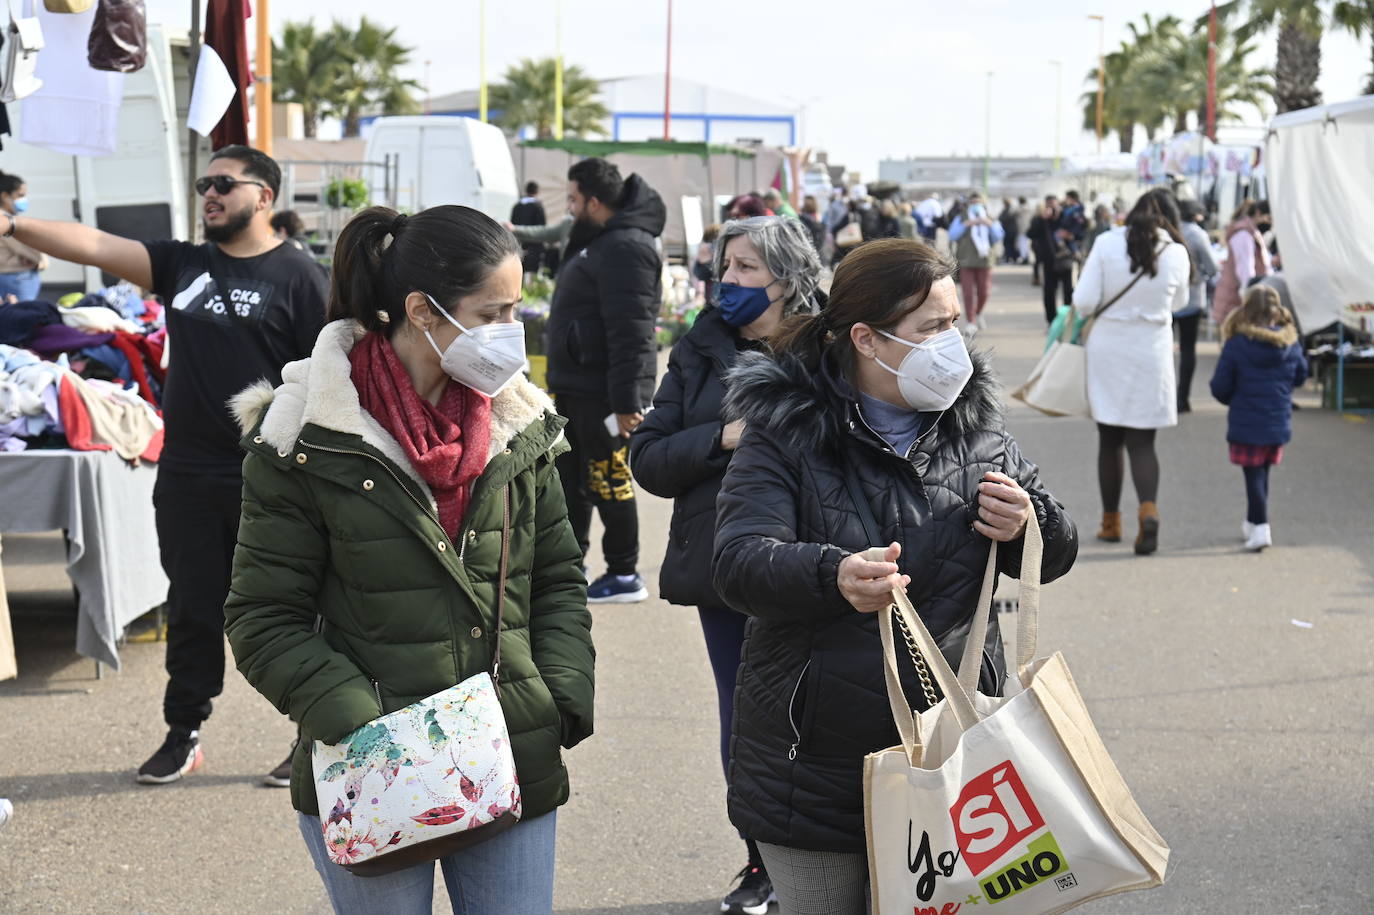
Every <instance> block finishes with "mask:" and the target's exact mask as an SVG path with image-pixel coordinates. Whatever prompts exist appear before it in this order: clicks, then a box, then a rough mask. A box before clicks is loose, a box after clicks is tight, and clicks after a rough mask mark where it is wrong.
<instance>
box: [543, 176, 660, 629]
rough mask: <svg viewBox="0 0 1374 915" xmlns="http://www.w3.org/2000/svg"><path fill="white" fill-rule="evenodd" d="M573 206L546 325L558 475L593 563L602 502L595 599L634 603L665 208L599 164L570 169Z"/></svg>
mask: <svg viewBox="0 0 1374 915" xmlns="http://www.w3.org/2000/svg"><path fill="white" fill-rule="evenodd" d="M568 209H569V212H570V213H571V214H572V217H573V219H574V220H575V222H574V225H573V230H572V235H571V237H570V238H569V241H568V247H567V250H566V251H564V253H563V267H562V269H561V270H560V271H559V274H558V284H557V286H556V288H555V289H554V295H553V302H552V303H551V305H550V307H549V323H548V354H549V357H548V358H549V364H548V381H549V391H550V393H552V394H553V395H554V398H555V400H556V401H557V403H558V412H559V413H561V414H562V415H563V416H565V417H567V419H568V425H567V428H566V430H565V431H566V433H567V436H568V444H569V445H571V446H572V449H571V450H570V451H568V452H566V453H565V454H563V456H562V457H560V458H559V459H558V470H559V474H560V475H561V477H562V479H563V491H564V493H565V495H566V496H567V501H568V518H569V520H570V521H571V522H572V526H573V532H574V533H575V534H576V535H577V539H578V543H579V544H580V545H581V546H582V552H583V555H584V556H585V555H586V552H587V547H588V544H589V542H590V531H591V521H592V506H593V505H594V506H596V509H597V511H598V513H599V514H600V516H601V523H602V525H603V526H604V527H605V529H606V530H605V534H604V535H603V537H602V541H601V545H602V552H603V553H604V554H605V557H606V566H607V569H606V573H605V574H604V575H602V576H600V577H599V578H597V579H596V580H595V581H593V582H592V583H591V584H590V585H589V586H588V589H587V600H588V602H589V603H630V602H634V601H641V600H644V599H645V598H647V597H648V596H649V592H648V590H647V589H646V588H645V587H644V581H643V579H642V578H641V577H640V576H639V572H638V564H639V515H638V511H637V508H636V506H635V492H634V483H633V482H632V480H631V476H630V463H629V435H630V433H631V432H632V431H633V430H634V428H635V427H636V426H638V425H639V424H640V423H641V422H642V421H643V420H644V410H645V408H646V407H648V406H649V404H650V403H652V401H653V394H654V379H655V377H656V376H657V374H658V372H657V346H656V345H655V339H654V336H655V335H654V326H655V323H656V321H657V318H658V312H659V306H660V303H661V301H662V296H661V287H662V275H663V260H662V257H661V256H660V255H659V251H658V245H657V243H656V241H655V239H656V238H657V237H658V236H659V235H660V234H661V233H662V232H663V224H664V221H665V219H666V217H667V208H666V207H665V206H664V205H663V199H662V198H661V197H659V196H658V194H657V193H656V192H655V191H654V189H653V188H651V187H649V185H647V184H646V183H644V179H642V178H640V177H639V176H638V175H630V177H629V178H625V179H622V178H621V177H620V171H619V169H617V168H616V167H615V166H614V165H612V164H611V163H610V162H607V161H606V160H605V159H595V158H593V159H583V160H582V161H581V162H578V163H577V164H575V165H574V166H573V167H572V168H571V169H569V170H568ZM612 423H613V424H614V430H615V431H614V432H612V431H611V428H610V424H612Z"/></svg>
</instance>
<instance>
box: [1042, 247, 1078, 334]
mask: <svg viewBox="0 0 1374 915" xmlns="http://www.w3.org/2000/svg"><path fill="white" fill-rule="evenodd" d="M1044 273H1045V275H1044V278H1043V279H1042V280H1041V288H1040V291H1041V292H1042V293H1044V296H1045V322H1046V323H1049V322H1051V321H1053V320H1054V315H1055V313H1056V312H1057V311H1058V310H1059V306H1060V305H1068V304H1069V303H1070V302H1072V301H1073V271H1072V270H1056V269H1054V262H1053V261H1046V262H1045V264H1044ZM1060 288H1062V289H1063V290H1064V301H1062V302H1058V301H1056V299H1057V293H1058V291H1059V289H1060Z"/></svg>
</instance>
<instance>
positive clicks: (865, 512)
mask: <svg viewBox="0 0 1374 915" xmlns="http://www.w3.org/2000/svg"><path fill="white" fill-rule="evenodd" d="M844 485H845V488H846V489H848V490H849V498H850V499H851V500H852V501H853V502H854V507H855V508H856V509H858V512H859V523H860V524H862V525H863V526H864V536H866V537H867V538H868V545H869V546H886V544H885V543H884V542H883V539H882V531H881V530H879V529H878V519H877V518H875V517H873V506H871V505H869V504H868V500H867V499H866V498H864V490H863V485H862V484H861V483H860V482H859V475H858V472H857V471H855V469H854V462H853V461H845V462H844Z"/></svg>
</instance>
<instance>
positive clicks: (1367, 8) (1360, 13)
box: [1331, 0, 1374, 95]
mask: <svg viewBox="0 0 1374 915" xmlns="http://www.w3.org/2000/svg"><path fill="white" fill-rule="evenodd" d="M1331 19H1332V21H1333V22H1334V23H1335V24H1336V25H1338V26H1340V27H1341V28H1343V29H1345V30H1346V31H1347V32H1350V33H1351V34H1352V35H1354V36H1355V37H1356V38H1363V37H1364V36H1365V35H1366V34H1368V35H1369V38H1370V42H1369V57H1370V71H1369V75H1368V76H1367V77H1366V82H1365V84H1364V94H1365V95H1374V0H1339V2H1338V3H1336V5H1335V6H1334V7H1333V8H1332V10H1331Z"/></svg>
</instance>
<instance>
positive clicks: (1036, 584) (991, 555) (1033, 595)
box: [844, 462, 1044, 704]
mask: <svg viewBox="0 0 1374 915" xmlns="http://www.w3.org/2000/svg"><path fill="white" fill-rule="evenodd" d="M844 483H845V488H846V489H847V490H848V491H849V499H850V501H851V502H853V503H854V508H855V510H856V511H857V512H858V515H859V523H860V524H862V525H863V529H864V536H865V537H867V538H868V542H869V543H870V544H871V546H870V551H872V552H871V553H870V555H868V556H867V557H866V558H868V559H869V560H871V561H873V562H882V561H883V559H882V555H883V553H884V552H885V550H886V548H885V547H883V546H879V544H880V543H882V539H883V537H882V532H881V531H880V530H879V528H878V521H877V519H876V518H875V517H874V515H873V507H872V506H871V505H869V504H868V499H867V498H866V497H865V496H864V492H863V486H862V484H861V483H860V482H859V477H858V473H857V471H856V470H855V468H854V465H853V463H852V462H850V463H846V464H845V471H844ZM1032 527H1034V528H1035V531H1034V533H1032V532H1031V528H1032ZM1043 554H1044V544H1043V542H1042V537H1041V535H1040V528H1039V525H1038V522H1037V520H1036V517H1035V515H1034V514H1032V515H1031V518H1030V520H1029V521H1027V523H1026V533H1025V534H1024V535H1023V536H1022V548H1021V578H1020V580H1019V587H1018V598H1017V603H1018V605H1019V607H1020V608H1022V609H1021V611H1020V612H1019V613H1018V614H1017V622H1016V658H1017V665H1016V675H1017V678H1018V679H1019V680H1020V681H1021V682H1022V683H1023V684H1024V683H1025V681H1026V676H1027V669H1028V668H1029V666H1030V663H1031V661H1033V660H1034V659H1035V648H1036V641H1037V639H1038V637H1039V611H1040V565H1041V561H1042V557H1043ZM996 585H997V543H996V541H993V542H992V546H991V548H990V549H989V551H988V562H987V566H986V568H985V570H984V573H983V587H982V590H981V591H980V593H979V595H978V603H977V604H976V605H975V606H976V607H977V610H976V611H975V612H976V614H977V615H976V616H975V617H974V620H973V626H972V628H971V629H970V630H969V635H968V638H967V640H966V641H965V642H964V653H963V656H962V657H961V659H960V661H959V681H960V683H961V684H962V685H963V687H964V691H965V692H966V693H969V694H972V693H974V692H975V691H977V689H978V678H979V674H980V673H981V671H982V652H983V643H984V642H986V641H987V633H988V625H989V616H988V614H989V613H991V611H992V595H993V592H994V591H995V589H996ZM893 609H894V610H895V605H894V608H893ZM904 704H905V703H904Z"/></svg>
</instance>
